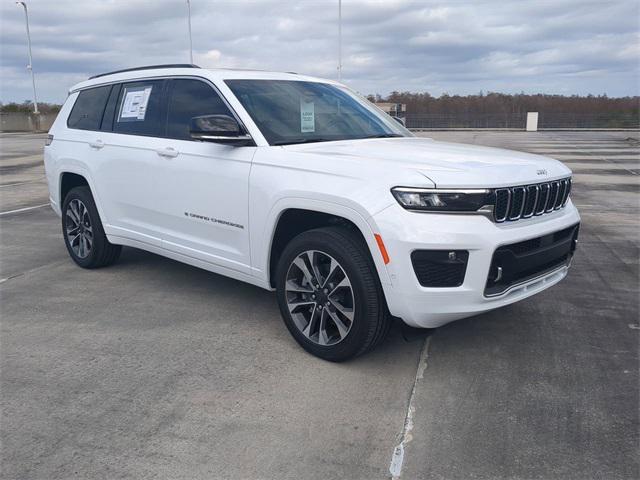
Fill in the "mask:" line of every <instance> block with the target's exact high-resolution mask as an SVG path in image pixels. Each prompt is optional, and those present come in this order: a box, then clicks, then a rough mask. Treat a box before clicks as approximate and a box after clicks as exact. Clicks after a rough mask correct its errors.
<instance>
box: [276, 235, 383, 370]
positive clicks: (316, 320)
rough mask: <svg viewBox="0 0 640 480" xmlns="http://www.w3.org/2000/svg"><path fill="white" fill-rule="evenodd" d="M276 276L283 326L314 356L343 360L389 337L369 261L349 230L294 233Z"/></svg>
mask: <svg viewBox="0 0 640 480" xmlns="http://www.w3.org/2000/svg"><path fill="white" fill-rule="evenodd" d="M276 275H277V278H276V290H277V295H278V304H279V306H280V311H281V313H282V317H283V319H284V322H285V324H286V326H287V328H288V329H289V331H290V332H291V334H292V335H293V337H294V338H295V339H296V340H297V341H298V343H299V344H300V345H301V346H302V347H303V348H304V349H305V350H307V351H308V352H310V353H312V354H313V355H316V356H318V357H320V358H323V359H325V360H330V361H344V360H347V359H349V358H352V357H355V356H357V355H360V354H362V353H364V352H366V351H368V350H370V349H371V348H373V347H374V346H375V345H377V344H378V343H379V342H380V341H381V340H382V339H383V338H384V336H385V334H386V333H387V331H388V329H389V325H390V316H389V314H388V312H387V308H386V304H385V301H384V297H383V293H382V288H381V286H380V282H379V280H378V276H377V273H376V270H375V266H374V265H373V260H372V259H371V256H370V255H369V252H368V250H367V247H366V245H365V244H364V242H363V241H362V240H361V238H359V236H358V235H357V234H356V233H354V232H352V231H351V230H349V229H347V228H342V227H327V228H319V229H315V230H310V231H307V232H304V233H302V234H300V235H298V236H297V237H295V238H294V239H293V240H291V242H290V243H289V244H288V245H287V247H286V248H285V250H284V252H283V253H282V255H281V256H280V259H279V262H278V268H277V274H276Z"/></svg>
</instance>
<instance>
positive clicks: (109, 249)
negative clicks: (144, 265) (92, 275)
mask: <svg viewBox="0 0 640 480" xmlns="http://www.w3.org/2000/svg"><path fill="white" fill-rule="evenodd" d="M62 234H63V236H64V243H65V245H66V246H67V251H68V252H69V255H70V256H71V258H72V259H73V261H74V262H76V263H77V264H78V265H79V266H81V267H82V268H99V267H104V266H107V265H110V264H112V263H114V262H115V261H116V260H117V259H118V257H119V256H120V251H121V249H122V247H121V246H120V245H113V244H112V243H109V240H107V236H106V235H105V233H104V229H103V228H102V222H101V221H100V216H99V215H98V209H97V208H96V205H95V202H94V200H93V196H92V195H91V190H89V187H76V188H74V189H72V190H71V191H70V192H69V193H68V194H67V196H66V197H65V199H64V203H63V206H62Z"/></svg>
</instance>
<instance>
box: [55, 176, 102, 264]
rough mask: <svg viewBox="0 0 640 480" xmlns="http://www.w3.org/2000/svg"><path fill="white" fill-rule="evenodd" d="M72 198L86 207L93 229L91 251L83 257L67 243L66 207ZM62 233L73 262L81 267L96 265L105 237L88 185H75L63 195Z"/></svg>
mask: <svg viewBox="0 0 640 480" xmlns="http://www.w3.org/2000/svg"><path fill="white" fill-rule="evenodd" d="M74 199H77V200H80V201H81V202H82V203H83V204H84V206H85V207H86V208H87V211H88V213H89V219H90V220H91V227H92V229H93V246H92V248H91V252H90V253H89V255H87V256H86V257H85V258H80V257H79V256H77V255H76V254H75V252H74V251H73V249H72V248H71V245H70V244H69V239H68V238H67V226H66V222H67V208H68V207H69V203H71V201H72V200H74ZM62 235H63V236H64V244H65V245H66V247H67V251H68V252H69V255H70V256H71V258H72V259H73V261H74V262H75V263H77V264H78V265H79V266H81V267H83V268H92V267H94V266H96V265H97V263H98V260H99V259H100V258H101V256H102V252H103V251H104V249H105V248H106V242H107V238H106V236H105V234H104V229H103V228H102V222H101V221H100V215H99V214H98V209H97V208H96V205H95V202H94V200H93V196H92V195H91V191H90V190H89V188H88V187H76V188H74V189H72V190H71V191H70V192H69V193H68V194H67V196H66V197H65V199H64V203H63V206H62Z"/></svg>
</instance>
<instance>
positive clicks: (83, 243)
mask: <svg viewBox="0 0 640 480" xmlns="http://www.w3.org/2000/svg"><path fill="white" fill-rule="evenodd" d="M65 218H66V222H65V226H66V234H67V240H68V242H69V246H70V247H71V249H72V250H73V253H75V254H76V256H78V257H79V258H87V257H88V256H89V254H90V253H91V249H92V248H93V227H92V226H91V219H90V218H89V211H88V210H87V207H86V206H85V204H84V203H82V201H81V200H78V199H77V198H74V199H73V200H71V201H70V202H69V205H68V206H67V211H66V212H65Z"/></svg>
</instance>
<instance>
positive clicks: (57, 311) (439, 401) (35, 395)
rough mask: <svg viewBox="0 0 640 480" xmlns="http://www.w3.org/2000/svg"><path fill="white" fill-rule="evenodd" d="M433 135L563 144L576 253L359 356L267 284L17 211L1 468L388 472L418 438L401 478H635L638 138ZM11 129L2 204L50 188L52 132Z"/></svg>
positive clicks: (6, 224)
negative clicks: (86, 266) (113, 253)
mask: <svg viewBox="0 0 640 480" xmlns="http://www.w3.org/2000/svg"><path fill="white" fill-rule="evenodd" d="M429 135H430V136H433V137H437V138H442V139H446V140H455V141H463V142H468V143H480V144H491V145H497V146H511V147H512V148H515V149H520V150H525V151H541V150H544V153H545V154H548V155H551V156H554V157H562V156H563V155H564V158H562V161H565V162H566V163H567V164H568V165H569V166H571V167H572V168H574V172H575V174H576V175H575V178H576V183H575V186H574V193H573V199H574V202H576V203H577V204H578V206H579V208H580V211H581V214H582V216H583V223H582V227H581V234H580V244H579V249H578V254H577V255H576V257H575V261H574V266H573V269H572V271H571V273H570V274H569V277H568V278H567V279H566V280H565V281H563V282H562V283H561V284H559V285H558V286H557V287H556V288H554V289H551V290H549V291H546V292H544V293H542V294H540V295H538V296H536V297H534V298H531V299H528V300H526V301H523V302H521V303H518V304H516V305H513V306H510V307H508V308H505V309H501V310H497V311H494V312H491V313H488V314H485V315H481V316H478V317H475V318H471V319H467V320H462V321H459V322H455V323H453V324H450V325H448V326H445V327H442V328H440V329H437V330H435V331H433V332H424V333H431V336H430V337H428V338H429V341H428V348H425V336H424V334H420V333H418V332H414V331H406V330H403V329H402V328H400V326H399V325H396V326H394V328H393V329H392V332H391V334H390V336H389V338H388V339H387V341H386V342H385V343H384V344H383V345H381V346H380V347H379V348H378V349H377V350H375V351H374V352H372V353H371V354H369V355H366V356H364V357H361V358H359V359H356V360H355V361H352V362H349V363H346V364H340V365H335V364H330V363H327V362H323V361H320V360H318V359H315V358H314V357H311V356H309V355H308V354H306V353H305V352H304V351H303V350H302V349H300V348H299V347H298V346H297V344H296V343H295V342H294V341H293V340H292V339H291V338H290V336H289V334H288V333H287V331H286V329H285V328H284V325H283V324H282V321H281V319H280V315H279V312H278V309H277V305H276V301H275V297H274V296H273V295H272V294H271V293H269V292H266V291H262V290H260V289H258V288H255V287H252V286H249V285H245V284H242V283H239V282H236V281H234V280H230V279H227V278H224V277H221V276H218V275H214V274H212V273H208V272H205V271H202V270H198V269H196V268H193V267H189V266H186V265H183V264H180V263H177V262H173V261H171V260H168V259H164V258H162V257H158V256H155V255H152V254H149V253H146V252H142V251H138V250H134V249H128V248H127V249H125V250H124V252H123V256H122V259H121V261H120V262H119V263H118V264H116V265H114V266H113V267H110V268H106V269H102V270H96V271H86V270H82V269H79V268H77V267H75V266H74V265H73V264H72V263H71V260H70V259H68V256H67V254H66V251H65V249H64V244H63V242H62V238H61V235H60V226H59V220H58V218H57V217H55V215H54V214H53V213H52V212H51V211H50V209H48V208H36V209H33V210H27V211H24V212H19V213H13V214H4V215H2V214H1V213H0V215H1V216H0V258H1V262H0V282H2V283H0V301H1V305H2V306H1V310H0V313H1V318H0V329H1V330H0V406H1V409H2V412H1V414H2V418H1V419H2V421H1V422H0V439H1V448H2V452H1V456H2V458H1V462H2V463H1V464H0V475H1V476H2V478H7V479H13V478H25V479H27V478H28V479H40V478H42V479H45V478H46V479H54V478H60V479H67V478H105V479H107V478H108V479H111V478H135V479H140V478H152V477H153V478H157V477H160V478H185V479H186V478H189V479H193V478H203V479H204V478H206V479H211V478H215V479H217V478H234V479H235V478H243V479H271V478H274V479H275V478H278V479H281V478H292V479H293V478H296V479H299V478H318V479H321V478H322V479H327V478H349V479H374V478H389V477H390V476H391V474H390V473H389V467H390V463H391V460H392V454H393V452H394V449H395V447H396V446H397V445H398V444H399V443H400V441H401V440H402V439H403V438H404V440H405V451H404V458H403V462H402V468H401V470H399V472H400V475H399V476H400V478H403V479H419V478H446V479H448V478H483V479H494V478H500V479H514V478H517V479H529V478H541V479H552V478H553V479H556V478H562V479H564V478H575V479H586V478H607V479H617V478H620V479H627V478H628V479H631V478H637V477H638V475H639V473H640V472H639V467H638V459H637V446H638V440H639V437H638V425H639V423H638V408H637V406H638V349H637V346H638V343H637V341H638V338H637V336H638V328H640V327H639V326H638V323H639V320H638V315H639V311H638V278H639V277H638V275H639V269H638V258H639V255H638V254H639V247H640V245H639V244H640V240H639V236H638V233H639V232H640V229H639V226H640V225H639V221H638V213H639V210H640V208H639V206H640V202H639V196H638V194H639V193H640V192H639V190H640V189H639V187H638V176H637V173H636V172H637V169H638V163H639V162H640V157H639V154H640V151H639V148H638V135H637V134H628V133H619V132H616V133H601V132H597V133H596V132H585V133H575V132H571V133H566V134H560V133H551V132H550V133H543V132H538V133H534V134H529V133H521V134H520V133H515V132H509V133H495V132H460V133H458V132H433V133H431V134H429ZM627 137H631V138H630V139H628V138H627ZM0 142H1V150H2V151H1V155H0V173H1V174H2V176H1V177H0V201H1V205H2V208H0V210H1V211H2V212H7V211H11V210H15V209H20V208H28V207H29V206H36V205H38V204H39V203H40V202H43V199H44V202H46V198H47V197H46V189H45V187H44V184H43V177H42V174H43V172H42V165H41V164H39V163H37V161H36V160H37V158H36V160H33V158H30V157H33V156H37V155H39V153H38V152H39V151H40V150H39V149H40V148H41V145H42V142H43V136H41V135H40V136H37V135H12V136H9V135H2V136H1V137H0ZM567 152H569V153H567ZM612 152H613V153H612ZM540 153H542V152H540ZM602 165H607V168H602ZM574 166H575V167H574ZM594 166H595V167H594ZM595 170H597V171H595ZM634 170H635V171H634ZM25 181H26V182H29V183H27V184H24V185H29V187H28V188H24V187H23V188H21V187H22V186H21V185H17V184H19V183H21V182H25ZM405 337H407V338H406V339H405ZM409 411H411V419H412V422H411V425H407V422H406V418H407V415H408V412H409ZM408 427H411V428H408Z"/></svg>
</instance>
